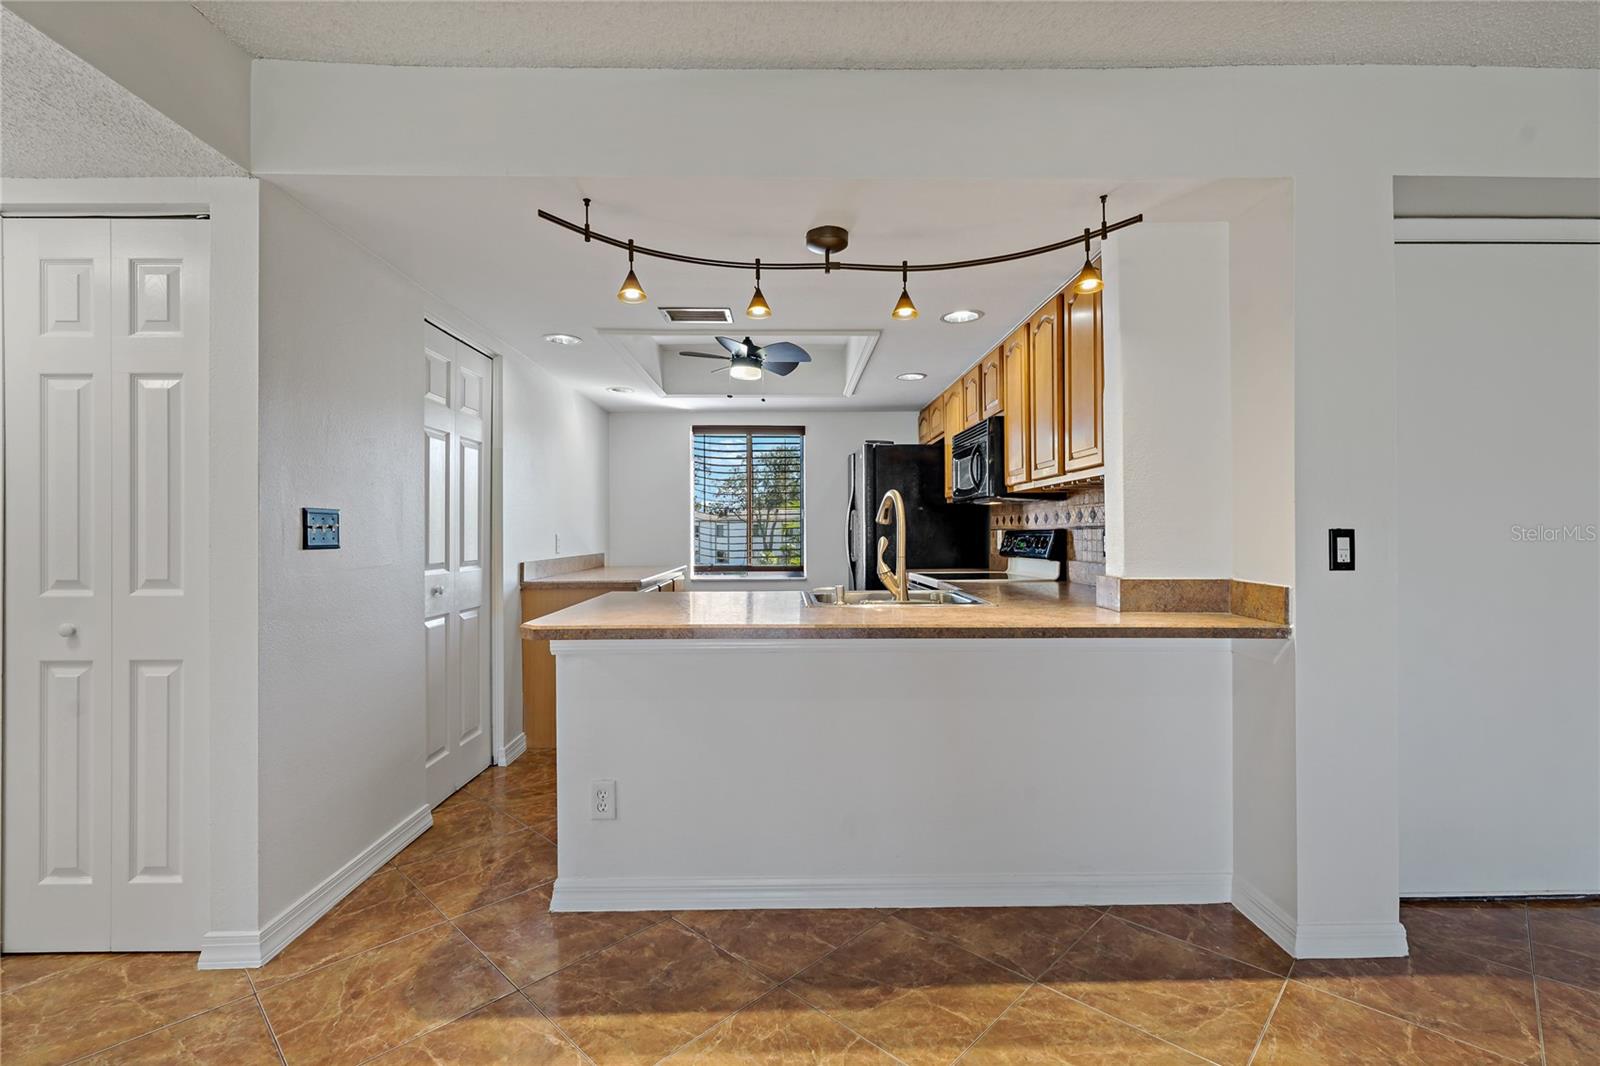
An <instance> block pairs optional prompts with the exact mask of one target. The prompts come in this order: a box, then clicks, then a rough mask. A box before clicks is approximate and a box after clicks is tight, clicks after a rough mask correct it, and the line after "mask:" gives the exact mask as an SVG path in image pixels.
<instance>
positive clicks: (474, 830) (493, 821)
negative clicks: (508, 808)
mask: <svg viewBox="0 0 1600 1066" xmlns="http://www.w3.org/2000/svg"><path fill="white" fill-rule="evenodd" d="M526 828H527V827H526V826H525V825H523V824H522V823H521V822H520V821H518V820H517V819H516V818H513V817H510V816H508V815H506V814H505V813H504V812H502V811H500V810H497V809H496V808H494V807H491V806H489V805H488V804H487V803H483V802H481V801H479V800H463V801H462V802H460V803H458V804H455V805H454V806H450V807H438V808H435V810H434V812H433V825H432V827H430V828H429V829H428V831H427V832H425V833H423V834H422V835H421V836H419V837H418V838H417V839H415V840H413V841H412V842H411V843H410V844H408V845H406V849H405V850H404V851H402V852H401V853H400V854H398V855H396V856H395V857H394V864H395V865H396V866H401V867H404V866H409V865H411V864H412V863H414V862H421V861H422V860H423V859H431V858H433V857H434V856H435V855H440V854H443V853H444V852H447V851H453V850H455V849H456V848H460V847H465V846H466V845H468V844H476V843H477V842H479V841H480V840H488V839H490V838H491V837H500V836H509V835H510V834H512V833H517V832H521V831H522V830H523V829H526Z"/></svg>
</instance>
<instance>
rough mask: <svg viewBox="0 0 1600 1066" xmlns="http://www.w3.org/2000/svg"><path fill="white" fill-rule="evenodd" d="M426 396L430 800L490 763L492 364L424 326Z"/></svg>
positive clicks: (425, 614)
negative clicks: (489, 563)
mask: <svg viewBox="0 0 1600 1066" xmlns="http://www.w3.org/2000/svg"><path fill="white" fill-rule="evenodd" d="M424 332H425V336H424V340H423V361H424V365H425V368H426V374H425V383H424V390H423V402H422V407H423V425H424V428H423V433H424V438H425V448H424V479H425V485H426V487H425V492H424V496H425V500H426V506H427V516H426V522H427V532H426V558H425V560H424V565H423V578H424V595H423V602H424V611H423V627H424V631H425V633H426V646H427V659H426V661H427V699H426V704H427V719H428V721H427V738H428V739H427V755H426V764H427V774H428V798H429V802H431V803H439V802H441V801H442V800H444V798H445V797H447V796H449V795H450V793H452V792H454V791H455V790H456V789H458V788H460V787H461V786H462V785H464V784H466V783H467V782H468V781H470V780H471V779H472V778H473V777H474V776H475V775H476V774H477V773H478V772H479V771H480V770H482V769H483V768H484V767H485V766H488V765H489V754H490V752H489V745H490V720H489V714H490V702H489V696H490V684H489V665H490V660H489V656H490V646H491V644H492V643H493V641H491V640H490V639H489V637H488V634H487V632H485V628H486V626H485V619H486V618H487V616H488V611H489V600H488V596H489V589H488V581H487V573H488V571H487V562H486V561H487V560H488V558H489V547H490V530H491V521H490V491H489V490H490V485H491V484H492V479H491V476H490V456H489V448H488V444H487V442H488V440H489V428H490V425H491V417H492V411H491V408H492V400H493V385H492V383H493V377H492V372H493V364H492V363H491V362H490V360H489V358H488V357H487V356H485V355H483V354H482V353H481V352H478V351H475V350H474V349H472V348H471V347H469V346H468V345H465V344H463V343H461V342H460V341H458V340H456V339H455V338H454V337H452V336H450V335H449V334H447V333H444V332H443V331H441V330H439V329H436V328H434V327H433V326H427V327H425V330H424Z"/></svg>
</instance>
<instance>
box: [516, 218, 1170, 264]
mask: <svg viewBox="0 0 1600 1066" xmlns="http://www.w3.org/2000/svg"><path fill="white" fill-rule="evenodd" d="M588 208H589V201H588V200H584V215H585V216H586V217H587V215H588V213H589V212H588ZM539 217H540V218H542V219H544V220H545V221H546V222H553V223H555V224H556V225H558V226H560V227H561V228H562V229H567V230H571V231H572V232H573V233H576V234H579V235H581V236H582V237H583V239H584V240H585V241H599V242H600V243H601V244H609V245H611V247H613V248H621V249H623V250H624V251H631V252H632V253H633V254H635V255H647V256H650V257H651V258H653V259H668V260H671V261H672V262H674V263H690V264H693V265H694V266H707V267H722V268H724V269H726V270H754V269H755V266H756V264H755V262H754V260H748V259H711V258H709V257H707V256H702V255H684V254H682V253H680V252H669V251H666V250H664V249H661V248H646V247H645V246H644V245H642V244H635V243H634V242H632V241H627V240H619V239H617V238H616V237H611V236H607V235H606V234H604V233H601V232H600V231H599V230H596V229H592V228H590V226H589V225H588V224H587V222H586V223H585V224H583V225H581V226H580V225H579V224H578V223H576V222H568V221H567V220H566V219H564V218H561V217H560V216H558V215H552V214H551V213H550V212H548V211H540V212H539ZM1143 221H1144V216H1143V215H1130V216H1129V217H1127V218H1125V219H1122V220H1121V221H1119V222H1112V223H1109V224H1107V223H1106V222H1105V221H1104V219H1103V218H1102V220H1101V222H1100V228H1099V229H1092V230H1085V231H1084V232H1083V234H1082V235H1080V236H1077V237H1068V238H1067V239H1066V240H1064V241H1056V242H1055V243H1054V244H1041V245H1039V247H1037V248H1028V249H1026V250H1024V251H1020V252H1007V253H1006V254H1004V255H991V256H985V257H984V258H982V259H958V260H955V261H953V262H949V263H846V262H841V261H840V260H838V259H831V258H830V259H819V260H813V261H809V262H800V263H771V262H768V261H767V260H765V259H763V260H762V261H761V269H762V270H821V271H833V270H876V271H880V272H883V273H894V274H898V273H902V272H907V271H909V272H910V273H913V274H919V273H923V272H925V271H930V270H966V269H968V268H970V267H981V266H993V265H994V264H995V263H1010V262H1013V261H1015V260H1017V259H1028V258H1031V257H1032V256H1036V255H1048V254H1050V253H1051V252H1059V251H1061V250H1062V249H1063V248H1071V247H1072V246H1073V245H1075V244H1081V245H1083V246H1084V247H1085V248H1086V249H1087V248H1088V245H1089V241H1090V240H1092V239H1094V238H1097V237H1098V238H1100V239H1101V240H1104V239H1105V237H1106V235H1107V234H1109V233H1115V232H1116V231H1117V230H1119V229H1127V228H1128V227H1129V226H1134V225H1137V224H1138V223H1140V222H1143Z"/></svg>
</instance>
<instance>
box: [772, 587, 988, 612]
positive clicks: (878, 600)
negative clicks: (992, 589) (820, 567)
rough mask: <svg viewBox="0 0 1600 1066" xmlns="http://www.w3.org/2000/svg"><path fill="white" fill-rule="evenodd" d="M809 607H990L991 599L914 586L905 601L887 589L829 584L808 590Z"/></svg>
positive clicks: (806, 598) (807, 602)
mask: <svg viewBox="0 0 1600 1066" xmlns="http://www.w3.org/2000/svg"><path fill="white" fill-rule="evenodd" d="M802 595H804V596H805V601H806V606H807V607H987V606H989V601H988V600H980V599H979V598H978V597H976V596H969V595H967V594H966V593H965V592H956V591H955V590H953V589H912V590H911V592H910V598H909V599H908V600H905V601H904V602H902V601H900V600H897V599H895V598H894V593H892V592H890V591H888V590H887V589H871V590H866V589H861V590H857V589H846V588H845V587H844V586H843V585H828V586H826V587H825V588H820V589H806V590H805V592H804V593H802Z"/></svg>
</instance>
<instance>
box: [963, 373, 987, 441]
mask: <svg viewBox="0 0 1600 1066" xmlns="http://www.w3.org/2000/svg"><path fill="white" fill-rule="evenodd" d="M982 418H983V379H982V377H981V371H980V370H979V368H978V367H973V368H972V369H971V370H968V371H967V372H966V373H965V374H962V375H961V428H962V429H966V428H967V427H968V426H975V425H977V424H978V422H979V420H980V419H982Z"/></svg>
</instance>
